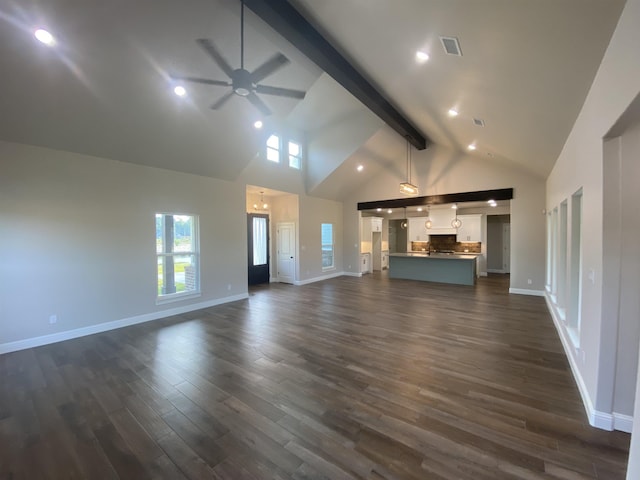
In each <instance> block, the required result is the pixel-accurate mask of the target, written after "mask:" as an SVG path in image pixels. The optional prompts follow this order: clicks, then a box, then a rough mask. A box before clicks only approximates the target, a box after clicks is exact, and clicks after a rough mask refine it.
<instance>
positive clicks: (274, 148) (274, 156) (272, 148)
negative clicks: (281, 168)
mask: <svg viewBox="0 0 640 480" xmlns="http://www.w3.org/2000/svg"><path fill="white" fill-rule="evenodd" d="M267 160H270V161H272V162H275V163H279V162H280V137H278V136H277V135H271V136H269V138H267Z"/></svg>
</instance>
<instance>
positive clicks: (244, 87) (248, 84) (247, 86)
mask: <svg viewBox="0 0 640 480" xmlns="http://www.w3.org/2000/svg"><path fill="white" fill-rule="evenodd" d="M231 80H232V82H233V91H234V92H235V93H236V94H237V95H240V96H241V97H246V96H247V95H249V94H250V93H251V92H252V91H253V90H254V89H255V86H254V85H253V82H252V80H251V73H250V72H248V71H247V70H245V69H243V68H238V69H237V70H234V71H233V77H232V79H231Z"/></svg>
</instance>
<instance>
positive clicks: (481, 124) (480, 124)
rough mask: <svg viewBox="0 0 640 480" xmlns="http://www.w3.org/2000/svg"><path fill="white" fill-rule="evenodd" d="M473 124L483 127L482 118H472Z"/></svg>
mask: <svg viewBox="0 0 640 480" xmlns="http://www.w3.org/2000/svg"><path fill="white" fill-rule="evenodd" d="M473 124H474V125H475V126H476V127H484V120H482V119H481V118H474V119H473Z"/></svg>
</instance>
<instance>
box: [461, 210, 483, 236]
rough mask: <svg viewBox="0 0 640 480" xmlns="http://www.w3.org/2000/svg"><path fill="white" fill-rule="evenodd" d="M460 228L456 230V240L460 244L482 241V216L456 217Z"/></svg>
mask: <svg viewBox="0 0 640 480" xmlns="http://www.w3.org/2000/svg"><path fill="white" fill-rule="evenodd" d="M458 218H459V219H460V221H461V222H462V226H461V227H460V228H459V229H458V233H457V240H458V242H461V243H465V242H467V243H469V242H474V243H475V242H481V241H482V215H481V214H476V215H458Z"/></svg>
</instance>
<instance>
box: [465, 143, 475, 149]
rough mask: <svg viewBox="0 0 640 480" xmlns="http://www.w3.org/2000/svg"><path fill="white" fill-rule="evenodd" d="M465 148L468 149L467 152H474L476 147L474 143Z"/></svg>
mask: <svg viewBox="0 0 640 480" xmlns="http://www.w3.org/2000/svg"><path fill="white" fill-rule="evenodd" d="M467 148H468V149H469V150H475V149H476V148H477V147H476V144H475V143H471V144H469V146H468V147H467Z"/></svg>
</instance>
